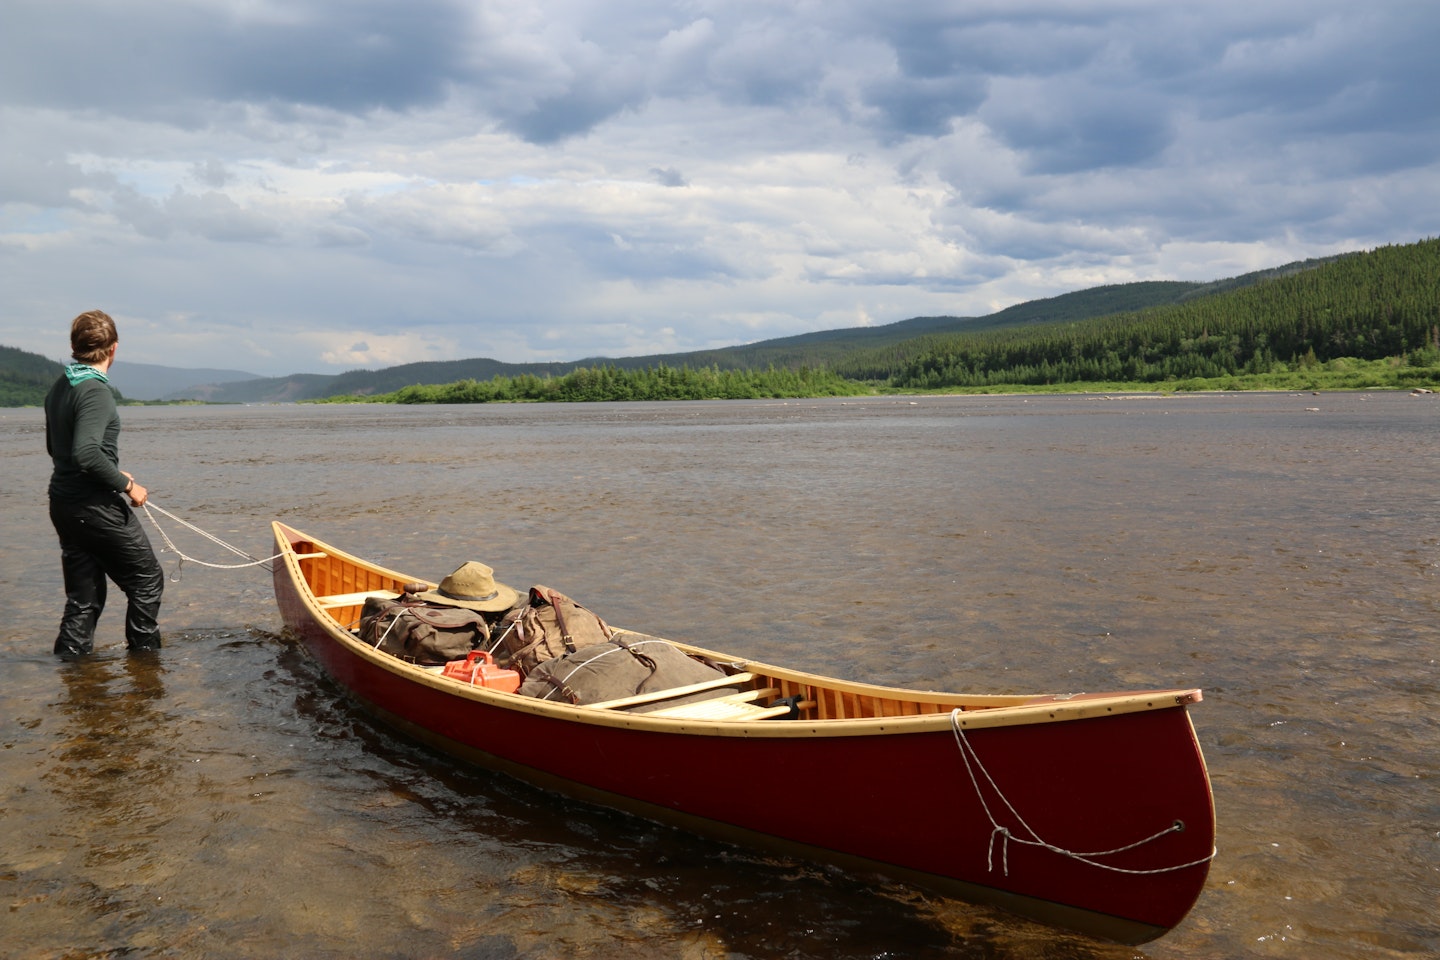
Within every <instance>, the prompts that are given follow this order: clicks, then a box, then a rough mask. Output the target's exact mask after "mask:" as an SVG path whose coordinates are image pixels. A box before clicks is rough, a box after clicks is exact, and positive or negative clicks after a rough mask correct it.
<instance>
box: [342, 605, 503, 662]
mask: <svg viewBox="0 0 1440 960" xmlns="http://www.w3.org/2000/svg"><path fill="white" fill-rule="evenodd" d="M489 637H490V629H489V627H488V626H487V625H486V623H485V618H484V617H482V616H481V615H480V614H478V613H476V612H475V611H474V610H468V609H466V608H464V607H447V606H441V605H440V604H434V603H427V602H425V601H424V600H421V599H419V598H418V597H416V596H415V595H414V594H413V593H403V594H401V595H400V596H399V597H395V598H393V599H392V598H386V597H368V598H366V600H365V606H364V608H363V609H362V610H361V612H360V639H361V640H363V641H364V642H365V643H368V644H370V646H372V647H374V648H375V649H377V650H379V651H381V652H382V653H388V654H391V655H392V656H396V657H399V658H400V659H402V660H408V661H409V662H411V663H421V664H429V665H434V664H440V663H448V662H449V661H451V660H464V659H465V657H466V656H467V655H468V654H469V653H470V651H471V650H473V649H474V648H475V647H478V646H480V645H481V644H483V643H484V642H485V641H486V640H487V639H489Z"/></svg>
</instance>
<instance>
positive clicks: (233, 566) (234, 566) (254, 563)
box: [141, 500, 283, 570]
mask: <svg viewBox="0 0 1440 960" xmlns="http://www.w3.org/2000/svg"><path fill="white" fill-rule="evenodd" d="M152 507H154V509H155V513H163V514H164V515H165V516H167V517H169V518H170V519H171V520H174V521H175V522H176V523H178V524H180V525H181V526H182V527H185V528H186V529H188V530H193V531H194V532H195V533H198V534H199V535H200V536H202V537H204V538H205V539H206V540H209V541H210V542H211V543H215V544H218V545H219V546H222V547H224V548H225V549H226V550H229V551H230V552H231V553H233V554H236V555H237V556H241V557H244V558H245V559H247V560H248V561H250V562H249V563H228V564H226V563H207V562H206V561H204V560H197V559H196V558H195V557H191V556H187V555H186V554H185V553H184V551H182V550H181V549H180V548H179V547H177V546H176V545H175V541H173V540H171V539H170V535H169V534H168V533H166V532H165V529H164V528H163V527H161V526H160V521H158V520H156V519H155V513H151V512H150V510H151V508H152ZM141 509H142V510H144V511H145V516H147V517H149V518H150V523H151V524H152V525H153V526H154V527H155V530H156V531H157V532H158V533H159V534H160V539H161V540H163V541H165V546H166V547H167V548H168V549H169V550H170V552H171V553H174V554H175V555H176V556H178V557H179V558H180V559H181V560H188V561H190V562H191V563H198V564H199V565H200V566H202V567H209V568H211V569H212V570H243V569H245V568H246V567H259V566H263V565H264V564H267V563H271V562H272V561H275V560H278V559H280V557H281V556H283V554H279V553H277V554H275V556H273V557H266V558H265V559H263V560H257V559H256V558H255V557H252V556H250V554H248V553H246V552H245V551H244V550H241V549H240V548H238V547H234V546H231V545H230V544H228V543H226V542H225V541H224V540H221V539H220V538H219V537H217V536H215V535H214V534H212V533H206V532H205V531H204V530H201V529H200V528H199V527H197V526H195V524H193V523H190V522H188V521H185V520H181V519H180V518H179V517H177V516H175V514H173V513H171V512H170V511H169V510H166V509H165V508H164V507H160V506H155V502H154V501H153V500H146V501H145V504H144V506H142V507H141Z"/></svg>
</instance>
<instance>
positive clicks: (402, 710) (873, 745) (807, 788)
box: [275, 525, 1214, 943]
mask: <svg viewBox="0 0 1440 960" xmlns="http://www.w3.org/2000/svg"><path fill="white" fill-rule="evenodd" d="M277 544H279V545H280V547H281V549H282V551H283V550H285V549H287V548H295V547H296V545H297V544H299V545H300V546H301V547H302V548H304V549H309V548H311V547H312V546H313V542H312V541H305V540H301V539H300V536H299V535H298V534H296V533H295V532H294V531H289V530H288V528H284V527H282V526H280V525H277ZM326 549H327V551H330V552H333V548H326ZM299 573H300V566H299V564H298V563H297V562H295V561H287V562H286V563H283V564H277V566H276V578H275V588H276V598H277V601H278V603H279V605H280V609H281V613H282V616H283V618H284V621H285V624H286V626H287V628H288V629H289V630H291V631H292V632H293V633H294V634H295V635H296V636H298V637H299V638H300V639H301V640H302V641H303V642H304V644H305V645H306V647H307V648H308V649H309V651H310V652H311V654H312V655H313V656H314V657H315V658H316V660H317V661H318V662H319V663H320V665H321V666H322V667H323V668H324V669H325V671H326V672H327V673H328V674H330V675H331V676H332V677H333V678H334V679H335V680H336V681H337V682H338V683H339V684H341V685H342V686H343V687H345V688H346V689H347V690H348V691H350V692H351V693H352V694H353V695H354V696H355V697H357V698H358V699H359V700H360V701H361V702H362V703H363V704H364V705H365V706H366V707H367V708H368V709H369V710H371V711H372V712H373V713H375V714H376V715H377V716H378V717H380V718H381V719H382V720H384V721H386V722H388V723H390V724H391V725H393V726H395V727H397V728H399V729H401V730H402V731H404V732H406V733H408V734H410V735H412V736H414V737H416V738H417V739H420V740H422V741H424V742H426V743H428V744H429V745H431V746H433V747H435V748H437V749H439V750H442V751H444V752H446V753H448V754H450V755H453V756H456V757H459V758H462V759H464V760H467V761H471V762H475V763H479V764H483V765H485V766H489V767H492V768H496V769H500V770H503V771H505V772H507V773H510V774H513V775H515V776H517V777H520V778H522V779H525V780H528V781H530V782H534V783H537V784H540V785H542V786H546V787H549V788H553V789H558V790H561V791H564V792H566V793H567V794H570V795H572V796H577V797H580V798H583V799H587V800H591V801H596V802H600V803H604V804H607V805H611V806H616V807H619V808H622V809H626V810H630V811H632V812H635V813H639V814H641V815H644V816H648V817H651V818H654V819H658V820H662V821H667V822H671V823H676V824H679V825H682V826H684V827H686V828H688V829H692V830H696V831H698V832H702V833H706V834H709V835H713V836H718V837H722V838H725V839H728V840H732V841H738V842H742V843H746V844H751V845H760V846H763V847H766V848H768V849H772V850H777V851H781V852H786V853H792V854H799V855H802V856H805V857H809V858H813V859H819V860H825V861H829V862H835V863H839V864H841V865H844V866H848V867H850V868H859V869H869V870H875V871H878V872H881V873H884V874H887V875H890V876H893V877H897V878H899V879H901V880H903V881H906V882H909V883H913V884H916V885H918V886H921V887H924V888H926V889H930V890H935V891H939V892H942V893H945V894H948V895H953V896H958V897H961V898H963V899H966V900H969V901H974V902H982V903H989V904H995V905H998V906H1001V907H1004V908H1007V909H1010V910H1012V911H1014V912H1016V913H1019V914H1022V915H1026V916H1030V917H1034V918H1037V919H1040V920H1043V921H1046V922H1050V923H1055V924H1057V925H1061V926H1065V927H1069V928H1072V929H1078V930H1081V931H1084V932H1087V933H1090V934H1092V935H1097V936H1103V937H1107V938H1109V939H1114V940H1118V941H1121V942H1129V943H1139V942H1144V941H1146V940H1149V939H1153V938H1154V937H1156V936H1159V935H1161V934H1163V933H1164V932H1165V931H1166V930H1168V929H1170V928H1171V927H1173V926H1174V925H1175V924H1176V923H1178V922H1179V921H1180V920H1181V919H1182V918H1183V917H1184V916H1185V914H1186V913H1187V912H1188V910H1189V909H1190V907H1191V906H1192V905H1193V903H1194V902H1195V900H1196V899H1197V898H1198V896H1199V894H1200V892H1201V890H1202V888H1203V886H1204V882H1205V878H1206V875H1207V873H1208V865H1209V858H1210V856H1211V854H1212V853H1213V837H1214V810H1213V806H1212V803H1211V794H1210V787H1209V781H1208V776H1207V774H1206V772H1205V765H1204V760H1203V758H1202V757H1201V755H1200V750H1199V746H1198V743H1197V741H1196V738H1195V735H1194V731H1193V729H1192V727H1191V724H1190V719H1189V716H1188V713H1187V711H1186V708H1185V706H1184V703H1183V702H1176V703H1173V704H1170V705H1165V704H1160V705H1156V706H1155V707H1154V708H1152V709H1145V710H1142V711H1137V712H1122V713H1118V714H1113V715H1112V714H1107V713H1105V712H1104V711H1103V710H1102V711H1098V712H1097V713H1096V714H1095V715H1093V716H1089V717H1086V718H1084V719H1078V720H1067V721H1064V722H1044V721H1043V720H1042V721H1041V722H1027V723H1016V724H1006V725H986V724H984V723H981V722H980V721H979V718H980V717H981V715H982V714H983V713H984V711H981V712H980V713H977V714H975V718H976V719H973V720H972V719H970V716H971V715H970V714H967V713H961V714H958V715H956V717H955V718H950V717H946V716H941V717H931V718H928V720H927V719H926V718H920V717H916V718H896V719H895V720H894V721H893V722H886V721H883V720H882V721H881V722H879V723H874V722H862V723H855V724H848V725H847V724H841V725H836V724H834V723H833V722H828V721H819V722H813V723H812V722H808V721H806V720H804V719H800V720H793V721H770V722H769V723H767V724H763V725H757V724H741V725H736V726H732V727H730V728H723V729H722V728H721V727H720V726H718V725H716V724H698V723H697V724H687V723H684V722H676V721H672V722H668V723H667V722H661V721H656V720H646V719H644V718H643V715H639V716H636V715H628V714H621V715H618V716H616V715H612V714H608V713H607V714H605V715H603V716H600V717H596V716H595V715H594V714H585V713H583V712H581V711H583V708H570V707H563V708H562V707H556V706H552V705H548V704H539V703H535V702H529V698H522V697H518V696H513V695H507V694H496V693H491V692H488V691H476V690H474V689H473V688H465V687H463V686H461V685H459V684H454V683H451V682H448V681H442V680H438V679H435V678H433V677H431V676H428V675H424V674H423V672H422V671H419V670H417V669H415V668H413V667H410V666H409V665H406V664H401V663H399V662H398V661H394V659H393V658H388V657H385V656H384V655H378V654H374V653H373V652H372V651H369V650H368V649H367V648H366V647H365V646H364V645H363V644H359V643H358V642H357V641H355V640H354V639H353V637H351V636H349V635H348V634H347V633H345V631H344V630H343V629H337V626H336V624H335V622H334V621H333V620H331V619H330V618H328V617H324V616H317V615H316V608H315V606H314V601H313V596H311V595H309V592H308V590H307V588H306V587H305V586H304V585H303V584H302V583H299V582H297V577H298V575H299ZM1178 699H1182V700H1183V698H1178ZM961 718H965V719H964V721H963V723H964V724H968V723H976V724H977V725H976V726H974V727H973V728H970V729H967V728H966V727H965V726H964V725H963V724H962V721H961ZM952 719H953V722H952ZM921 721H924V722H921ZM1177 825H1178V826H1177ZM1038 840H1043V841H1044V843H1045V844H1047V845H1046V846H1042V845H1040V843H1038V842H1037V841H1038ZM1137 841H1144V842H1141V843H1138V844H1137ZM1132 844H1134V846H1133V847H1132V848H1131V849H1122V848H1125V847H1127V846H1130V845H1132Z"/></svg>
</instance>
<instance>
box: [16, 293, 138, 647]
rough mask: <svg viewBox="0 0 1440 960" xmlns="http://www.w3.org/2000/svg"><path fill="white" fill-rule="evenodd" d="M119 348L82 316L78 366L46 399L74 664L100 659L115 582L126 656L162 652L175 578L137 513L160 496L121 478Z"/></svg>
mask: <svg viewBox="0 0 1440 960" xmlns="http://www.w3.org/2000/svg"><path fill="white" fill-rule="evenodd" d="M119 341H120V337H119V334H118V333H116V331H115V321H114V320H112V319H110V317H109V316H108V315H107V314H105V313H103V312H102V311H99V310H90V311H88V312H86V313H82V314H80V316H78V317H76V318H75V319H74V321H72V322H71V324H70V350H71V355H72V356H73V357H74V358H75V362H74V363H72V364H70V365H69V366H67V367H66V368H65V372H64V374H62V375H61V377H60V378H59V379H58V380H56V381H55V385H54V386H52V387H51V388H50V392H49V393H48V394H46V396H45V449H46V450H47V451H48V452H49V454H50V458H51V459H52V460H53V461H54V464H55V467H54V471H53V472H52V473H51V475H50V522H51V523H53V524H54V525H55V532H56V534H58V535H59V537H60V562H61V566H62V568H63V570H64V574H65V613H64V615H63V617H62V618H61V620H60V633H59V635H58V636H57V637H56V638H55V653H56V654H57V655H58V656H61V657H65V658H73V657H83V656H86V655H88V654H90V653H92V652H93V651H94V649H95V625H96V623H97V622H98V621H99V619H100V614H101V612H102V611H103V610H104V609H105V592H106V582H105V581H106V578H107V577H108V578H109V579H110V580H113V581H114V582H115V585H116V586H118V587H119V588H120V589H121V590H123V591H124V592H125V596H126V597H127V598H128V600H129V603H128V606H127V608H126V612H125V645H126V647H127V648H129V649H130V650H131V651H143V650H158V649H159V648H160V629H159V624H158V622H157V620H158V617H159V615H160V595H161V593H162V592H163V591H164V587H165V577H164V574H163V573H162V571H161V568H160V561H159V560H158V559H157V558H156V556H155V551H154V549H153V548H152V547H151V546H150V539H149V538H148V537H147V536H145V530H144V528H142V527H141V526H140V521H139V519H138V518H137V517H136V516H135V512H134V511H133V510H132V509H131V507H141V506H144V505H145V501H146V500H147V499H149V496H150V493H149V491H148V490H146V489H145V488H144V487H143V486H141V485H140V484H139V483H137V482H136V481H135V478H134V477H133V476H131V475H130V474H129V473H126V472H125V471H123V470H121V469H120V413H119V411H118V410H117V409H116V406H115V394H114V392H113V390H112V389H111V387H110V381H109V378H108V376H107V374H108V371H109V370H110V365H111V364H112V363H114V362H115V348H116V346H117V345H118V344H119ZM127 498H128V499H129V505H127V504H126V502H125V501H126V499H127Z"/></svg>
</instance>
